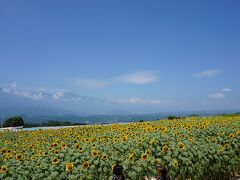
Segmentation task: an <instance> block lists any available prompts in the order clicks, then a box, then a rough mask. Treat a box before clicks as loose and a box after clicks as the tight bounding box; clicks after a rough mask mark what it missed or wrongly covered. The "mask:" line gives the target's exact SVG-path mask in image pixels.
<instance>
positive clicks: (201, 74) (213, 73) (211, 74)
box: [193, 69, 222, 78]
mask: <svg viewBox="0 0 240 180" xmlns="http://www.w3.org/2000/svg"><path fill="white" fill-rule="evenodd" d="M221 72H222V71H221V70H219V69H208V70H205V71H202V72H198V73H195V74H193V77H196V78H207V77H214V76H217V75H218V74H220V73H221Z"/></svg>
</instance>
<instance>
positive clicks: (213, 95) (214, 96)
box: [208, 93, 225, 99]
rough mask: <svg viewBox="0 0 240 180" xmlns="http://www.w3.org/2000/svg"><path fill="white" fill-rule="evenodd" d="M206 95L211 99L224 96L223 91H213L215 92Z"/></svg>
mask: <svg viewBox="0 0 240 180" xmlns="http://www.w3.org/2000/svg"><path fill="white" fill-rule="evenodd" d="M208 97H209V98H211V99H223V98H225V95H224V94H223V93H215V94H210V95H209V96H208Z"/></svg>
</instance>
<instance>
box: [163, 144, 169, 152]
mask: <svg viewBox="0 0 240 180" xmlns="http://www.w3.org/2000/svg"><path fill="white" fill-rule="evenodd" d="M162 151H163V152H164V153H167V152H168V151H169V147H168V145H164V146H163V148H162Z"/></svg>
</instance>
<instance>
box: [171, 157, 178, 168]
mask: <svg viewBox="0 0 240 180" xmlns="http://www.w3.org/2000/svg"><path fill="white" fill-rule="evenodd" d="M172 163H173V167H175V168H178V160H176V159H174V160H173V162H172Z"/></svg>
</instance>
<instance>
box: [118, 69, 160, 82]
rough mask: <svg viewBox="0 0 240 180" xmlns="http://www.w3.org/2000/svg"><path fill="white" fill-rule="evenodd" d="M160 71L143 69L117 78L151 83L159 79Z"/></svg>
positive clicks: (124, 80) (125, 80)
mask: <svg viewBox="0 0 240 180" xmlns="http://www.w3.org/2000/svg"><path fill="white" fill-rule="evenodd" d="M158 78H159V76H158V73H157V72H155V71H141V72H135V73H130V74H124V75H122V76H119V77H117V80H119V81H121V82H125V83H132V84H149V83H153V82H155V81H157V80H158Z"/></svg>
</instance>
